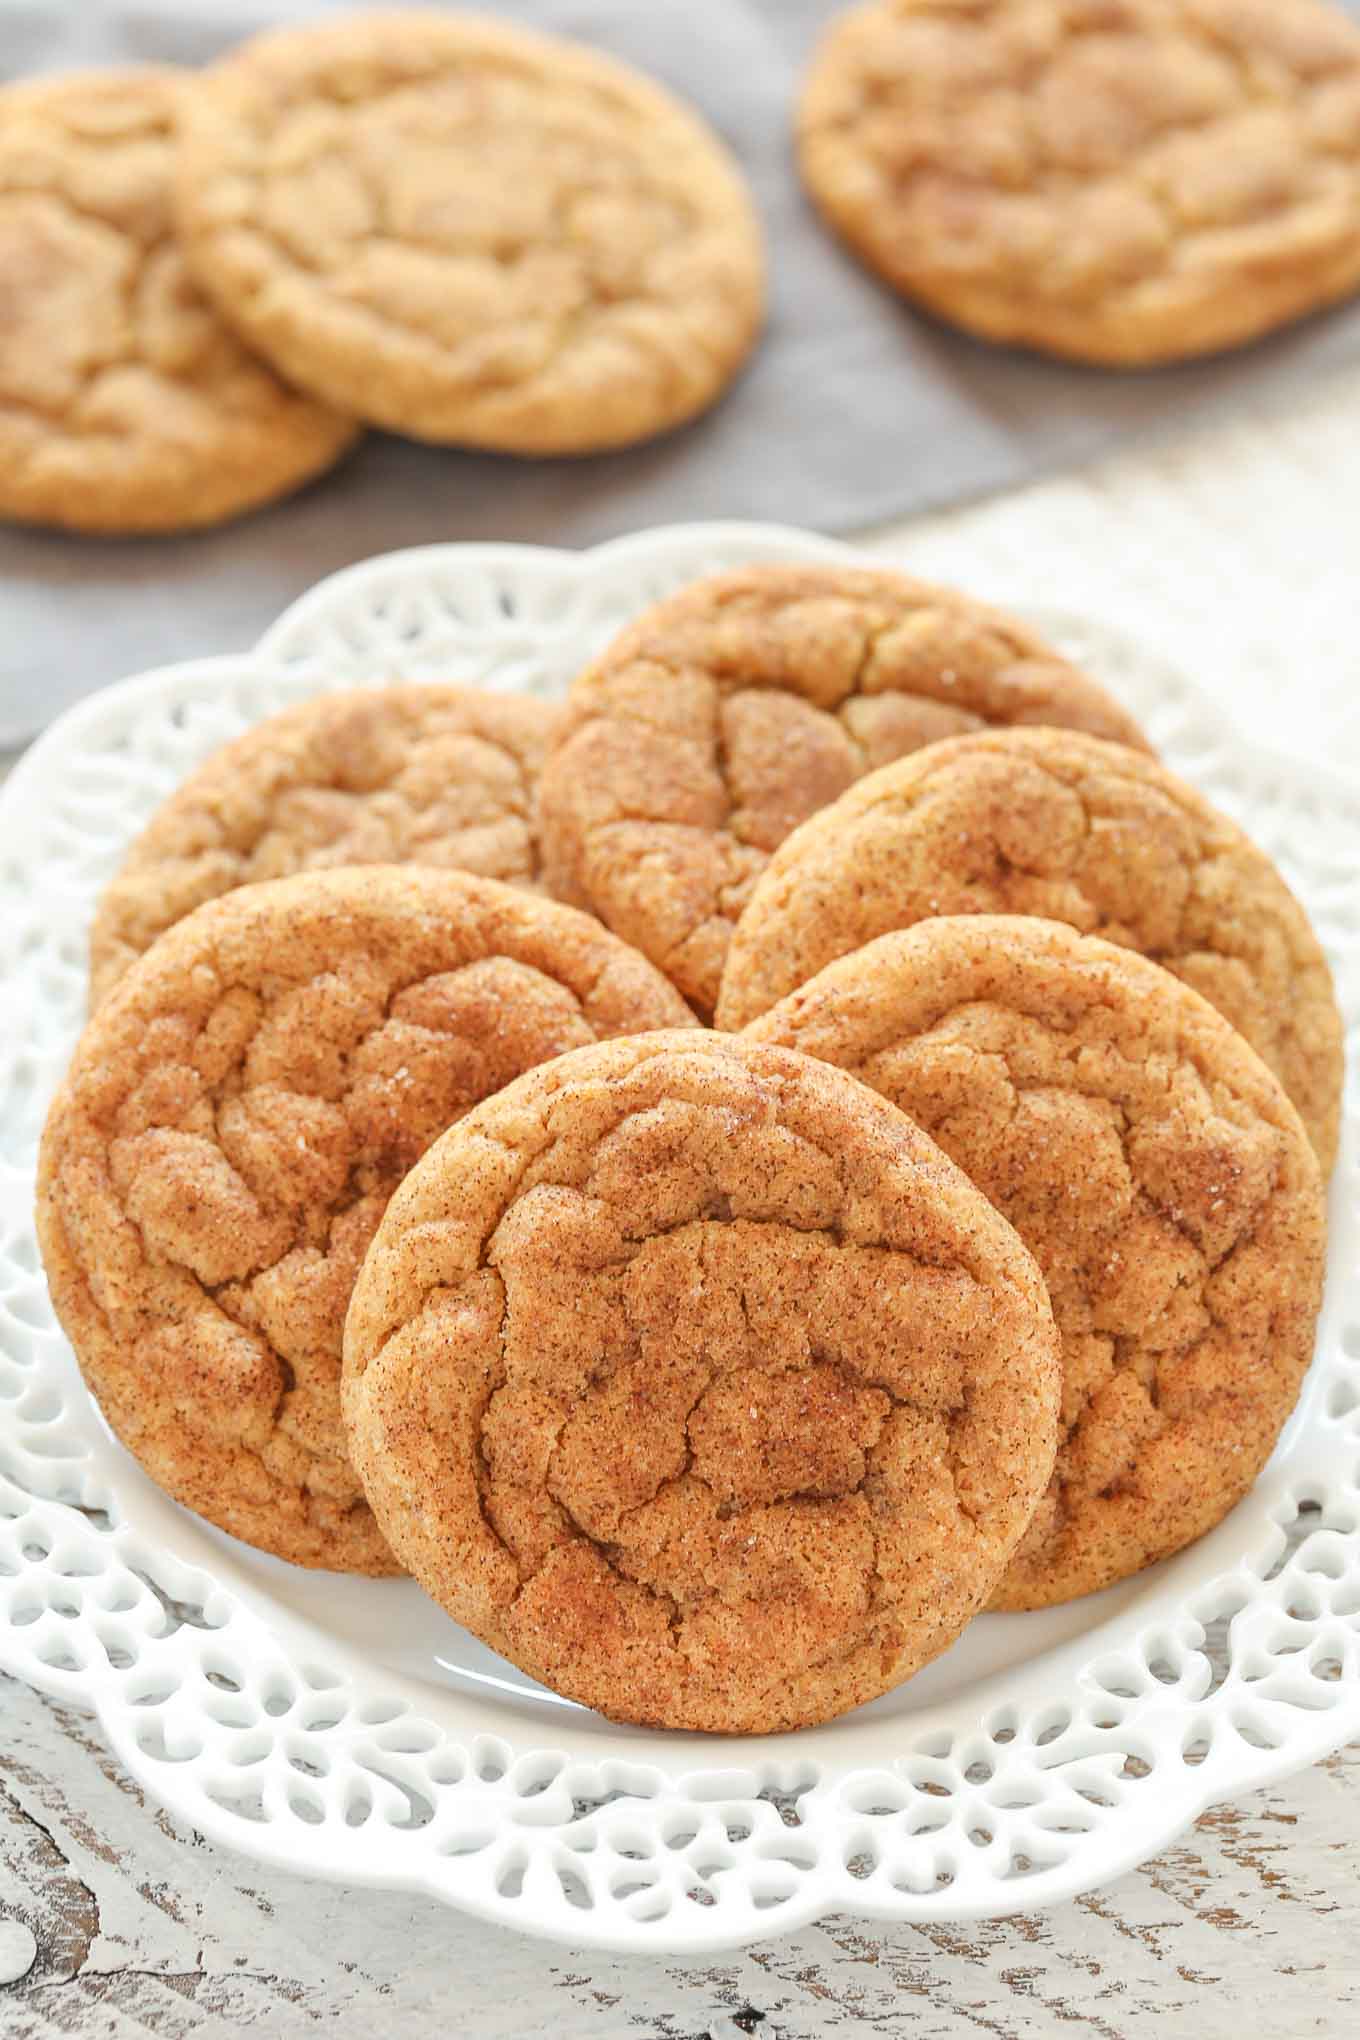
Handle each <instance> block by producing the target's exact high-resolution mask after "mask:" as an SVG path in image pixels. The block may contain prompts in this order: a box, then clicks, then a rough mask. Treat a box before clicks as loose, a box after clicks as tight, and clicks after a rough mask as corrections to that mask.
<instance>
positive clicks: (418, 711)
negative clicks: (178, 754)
mask: <svg viewBox="0 0 1360 2040" xmlns="http://www.w3.org/2000/svg"><path fill="white" fill-rule="evenodd" d="M559 714H560V711H559V710H558V709H557V708H556V707H555V706H554V705H551V704H549V703H547V702H543V701H537V700H533V699H531V698H529V697H528V696H526V695H522V694H491V693H481V692H479V691H478V690H477V689H475V688H471V687H466V688H465V687H438V686H413V687H378V688H352V689H346V690H345V691H344V692H343V693H338V694H322V695H319V696H317V697H316V698H315V699H314V700H311V701H304V702H301V703H299V704H298V705H297V706H296V707H294V708H286V709H284V710H283V712H282V713H281V714H280V715H274V716H270V717H269V718H268V720H267V721H265V722H262V723H258V724H257V725H256V726H255V727H254V728H253V729H250V730H247V731H246V733H245V735H244V736H242V737H238V738H237V739H236V741H235V742H234V743H231V744H224V745H223V747H222V749H221V750H220V751H215V752H214V753H213V754H212V756H211V757H210V758H208V759H207V760H206V761H205V763H204V764H202V765H200V767H199V768H198V770H197V771H196V772H194V773H192V774H191V775H190V777H189V778H188V779H186V780H185V782H184V784H183V785H182V786H180V787H179V788H177V790H176V791H175V792H174V793H173V794H171V796H170V798H169V799H168V800H167V801H166V802H165V804H164V805H163V806H162V807H160V808H158V809H157V811H156V813H155V814H154V815H153V816H152V818H151V820H150V822H149V823H148V824H147V826H146V828H145V829H143V831H142V833H141V835H140V836H139V837H138V838H137V840H136V842H135V843H134V844H133V845H132V848H131V850H129V852H128V854H127V857H126V859H125V860H124V863H123V866H122V869H121V870H120V871H119V873H118V876H117V877H116V878H115V879H113V880H112V882H111V883H110V884H109V885H108V887H107V888H106V889H105V891H104V894H103V897H102V898H101V900H100V902H99V906H98V909H97V911H96V914H95V919H94V926H93V928H92V930H91V934H90V1004H91V1006H92V1007H94V1006H97V1005H98V1003H99V1001H100V1000H101V999H102V998H103V996H104V994H105V993H106V992H107V991H108V990H109V989H110V987H111V986H112V985H113V984H115V983H116V981H117V980H118V978H119V977H120V976H121V975H122V973H123V971H125V970H126V969H127V966H128V965H129V964H130V963H131V962H132V961H133V959H134V957H137V956H140V955H141V953H142V951H143V950H144V949H147V948H149V947H150V945H151V943H153V942H154V941H155V939H156V937H157V936H158V935H160V934H162V933H163V932H164V931H165V929H167V928H168V927H170V926H171V925H172V924H173V923H174V922H175V921H178V920H180V919H181V917H182V916H183V915H185V914H187V913H189V912H190V911H191V909H192V908H194V907H197V906H201V905H202V904H203V902H204V901H205V900H210V899H215V898H216V897H217V896H218V894H219V893H224V892H230V891H231V890H232V888H233V887H234V886H238V885H249V884H252V883H254V882H255V881H256V880H258V879H265V878H287V877H290V876H291V874H292V873H293V872H295V871H309V870H314V869H316V868H318V867H323V866H328V865H337V864H408V863H409V864H437V865H442V866H444V867H446V868H449V867H451V868H453V869H455V870H459V871H472V872H476V873H477V874H478V875H479V876H480V877H482V878H499V879H502V880H504V881H505V882H506V883H507V884H510V885H524V886H530V887H532V888H534V889H535V890H537V889H538V880H539V859H538V838H537V830H536V827H535V822H534V789H535V786H536V783H537V779H538V774H539V770H540V768H541V766H542V763H543V757H544V753H545V751H546V749H547V746H548V744H549V743H550V741H551V739H552V736H553V734H554V731H555V729H556V726H557V721H558V718H559Z"/></svg>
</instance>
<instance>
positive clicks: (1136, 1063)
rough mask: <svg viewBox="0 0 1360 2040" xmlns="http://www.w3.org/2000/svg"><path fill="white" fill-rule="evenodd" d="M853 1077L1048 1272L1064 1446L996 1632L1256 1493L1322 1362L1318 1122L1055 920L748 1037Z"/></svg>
mask: <svg viewBox="0 0 1360 2040" xmlns="http://www.w3.org/2000/svg"><path fill="white" fill-rule="evenodd" d="M741 1038H742V1039H743V1040H747V1041H760V1042H769V1043H779V1044H782V1045H784V1046H786V1047H790V1048H798V1049H801V1050H803V1051H804V1052H805V1053H806V1054H809V1055H815V1056H820V1057H821V1058H823V1059H824V1060H825V1061H827V1062H832V1063H837V1064H839V1065H840V1067H841V1068H843V1069H845V1070H848V1071H850V1072H851V1073H852V1074H853V1075H854V1076H856V1077H858V1078H859V1079H860V1080H861V1081H862V1082H864V1083H866V1084H871V1085H872V1086H873V1087H874V1089H875V1090H877V1091H880V1092H881V1093H882V1094H883V1096H884V1097H886V1098H889V1099H891V1100H892V1102H893V1103H894V1104H896V1105H899V1106H900V1107H901V1108H902V1110H903V1111H905V1112H908V1113H910V1115H911V1116H912V1118H913V1119H914V1120H916V1122H917V1123H918V1124H919V1125H920V1126H922V1127H924V1128H925V1129H926V1131H927V1132H928V1133H930V1134H932V1135H933V1136H934V1138H935V1139H936V1140H937V1141H938V1142H939V1143H940V1145H941V1147H943V1148H944V1149H945V1151H946V1153H948V1154H950V1155H952V1157H953V1158H954V1160H955V1161H956V1162H958V1163H959V1164H960V1166H961V1167H962V1168H963V1169H965V1170H966V1171H967V1173H968V1175H969V1176H970V1177H971V1178H972V1180H973V1182H974V1183H975V1184H976V1185H977V1187H978V1188H979V1189H980V1190H982V1191H983V1192H985V1194H986V1195H987V1196H988V1197H989V1198H990V1199H991V1201H992V1203H993V1204H995V1205H996V1207H997V1209H998V1210H1000V1211H1002V1212H1004V1213H1005V1215H1006V1216H1007V1218H1009V1219H1010V1221H1011V1223H1012V1224H1013V1225H1014V1227H1015V1229H1016V1231H1017V1232H1018V1233H1019V1234H1020V1236H1021V1238H1022V1239H1023V1240H1024V1241H1025V1243H1026V1245H1027V1246H1028V1247H1029V1248H1030V1249H1031V1251H1032V1252H1033V1254H1034V1257H1035V1259H1036V1260H1037V1261H1038V1263H1039V1266H1040V1267H1041V1268H1042V1270H1043V1272H1044V1277H1045V1280H1046V1281H1047V1284H1048V1290H1049V1295H1050V1296H1051V1298H1052V1300H1053V1312H1054V1316H1055V1317H1056V1319H1057V1322H1058V1329H1059V1331H1060V1332H1061V1334H1062V1341H1063V1409H1062V1433H1063V1437H1062V1443H1061V1445H1060V1446H1059V1450H1058V1463H1057V1467H1056V1469H1055V1471H1054V1476H1053V1481H1052V1484H1051V1486H1050V1488H1049V1491H1048V1494H1047V1496H1046V1497H1045V1499H1044V1501H1043V1502H1042V1503H1041V1504H1040V1507H1039V1509H1038V1511H1037V1512H1036V1515H1035V1517H1034V1521H1033V1524H1032V1526H1031V1528H1030V1530H1029V1532H1028V1534H1027V1535H1026V1537H1025V1539H1024V1541H1023V1543H1022V1544H1021V1545H1020V1548H1019V1550H1018V1551H1017V1553H1016V1556H1015V1558H1014V1559H1013V1560H1012V1562H1011V1565H1010V1567H1009V1569H1008V1571H1007V1573H1006V1576H1005V1578H1004V1580H1003V1581H1002V1583H1001V1586H1000V1588H999V1589H998V1591H997V1592H996V1593H995V1594H994V1596H993V1598H992V1603H991V1605H992V1606H993V1607H994V1608H1039V1607H1046V1606H1049V1605H1050V1604H1052V1603H1054V1602H1058V1601H1066V1600H1070V1599H1072V1598H1073V1597H1074V1596H1075V1595H1078V1594H1086V1593H1091V1592H1093V1591H1094V1590H1095V1589H1096V1588H1099V1587H1105V1586H1109V1585H1110V1584H1111V1583H1112V1582H1113V1581H1115V1580H1119V1579H1123V1578H1125V1577H1126V1576H1127V1575H1128V1574H1130V1573H1134V1572H1137V1571H1138V1570H1139V1569H1140V1568H1141V1567H1143V1566H1145V1565H1150V1564H1152V1562H1153V1561H1154V1560H1156V1559H1159V1558H1165V1557H1167V1556H1168V1555H1169V1554H1170V1553H1171V1552H1173V1551H1178V1550H1179V1549H1180V1548H1181V1547H1182V1546H1183V1545H1186V1544H1189V1543H1190V1542H1191V1541H1192V1540H1193V1539H1194V1538H1196V1537H1200V1536H1202V1535H1203V1534H1204V1532H1205V1531H1206V1530H1210V1529H1212V1528H1213V1526H1214V1524H1215V1523H1217V1522H1218V1521H1219V1520H1220V1518H1221V1517H1223V1516H1224V1515H1226V1514H1227V1512H1228V1510H1229V1509H1230V1508H1231V1507H1232V1506H1233V1504H1234V1503H1235V1502H1237V1501H1238V1500H1240V1498H1241V1497H1242V1496H1243V1495H1244V1494H1245V1493H1246V1491H1247V1489H1248V1488H1249V1487H1250V1486H1251V1483H1252V1481H1253V1480H1254V1479H1255V1478H1256V1475H1257V1473H1258V1472H1259V1470H1260V1468H1261V1466H1262V1464H1263V1463H1264V1461H1265V1459H1266V1457H1267V1455H1268V1454H1269V1452H1270V1450H1271V1447H1272V1446H1273V1445H1274V1443H1275V1439H1276V1437H1277V1435H1278V1433H1279V1430H1280V1427H1281V1425H1282V1424H1283V1423H1284V1421H1285V1419H1286V1417H1287V1416H1288V1415H1289V1412H1290V1410H1291V1409H1292V1408H1293V1406H1294V1401H1295V1398H1296V1397H1297V1395H1298V1391H1299V1386H1300V1384H1301V1382H1302V1380H1303V1376H1304V1373H1305V1370H1306V1369H1307V1366H1308V1363H1309V1360H1310V1358H1311V1357H1312V1351H1313V1328H1314V1323H1315V1320H1316V1317H1317V1311H1318V1306H1319V1303H1320V1301H1321V1295H1322V1273H1323V1258H1324V1252H1325V1244H1326V1218H1325V1208H1324V1202H1323V1190H1322V1181H1321V1176H1320V1173H1319V1170H1318V1164H1317V1157H1316V1156H1315V1154H1314V1153H1313V1150H1312V1146H1311V1144H1310V1142H1309V1140H1308V1136H1307V1134H1306V1133H1305V1131H1304V1128H1303V1124H1302V1122H1301V1121H1300V1119H1299V1116H1298V1114H1297V1113H1296V1112H1295V1110H1294V1108H1293V1106H1292V1105H1291V1104H1290V1103H1289V1100H1288V1099H1287V1098H1286V1096H1285V1094H1284V1092H1283V1090H1282V1089H1281V1088H1280V1085H1279V1084H1278V1082H1277V1081H1276V1079H1275V1078H1274V1077H1273V1076H1272V1075H1271V1073H1270V1071H1269V1070H1268V1069H1267V1068H1266V1066H1265V1064H1264V1063H1263V1062H1262V1061H1261V1060H1260V1058H1259V1057H1258V1056H1257V1055H1255V1054H1254V1053H1253V1051H1252V1050H1251V1049H1250V1048H1248V1046H1247V1044H1246V1043H1245V1042H1244V1041H1243V1040H1242V1038H1241V1036H1240V1035H1238V1034H1237V1033H1235V1032H1234V1030H1233V1029H1232V1028H1231V1027H1230V1026H1229V1025H1228V1023H1227V1021H1226V1020H1224V1019H1222V1018H1221V1017H1220V1016H1219V1015H1218V1014H1217V1013H1216V1012H1215V1011H1214V1010H1213V1008H1212V1007H1211V1006H1210V1005H1209V1004H1208V1003H1207V1002H1206V1001H1205V1000H1204V999H1202V998H1201V997H1200V996H1199V994H1198V993H1197V992H1193V991H1191V990H1190V989H1189V988H1188V987H1187V986H1185V985H1182V984H1180V983H1178V982H1177V980H1176V979H1175V978H1173V977H1171V976H1170V974H1169V973H1168V972H1166V971H1164V970H1162V969H1161V968H1160V967H1159V966H1158V965H1157V964H1155V963H1150V962H1148V961H1147V959H1146V958H1144V957H1141V956H1136V955H1134V954H1132V953H1131V952H1130V951H1128V950H1125V949H1117V948H1115V947H1114V946H1113V945H1112V944H1110V943H1107V942H1100V941H1096V940H1094V939H1093V938H1091V937H1089V936H1082V935H1077V934H1075V933H1074V932H1073V931H1072V930H1071V929H1070V928H1066V927H1061V926H1059V925H1057V924H1056V923H1054V922H1050V921H1041V920H1034V919H1028V918H1020V917H1014V918H1012V917H1001V916H997V917H992V916H985V915H980V916H975V917H973V916H970V917H967V918H963V919H957V918H940V919H938V920H933V921H921V922H918V923H917V925H916V926H915V927H914V928H909V929H906V930H904V931H902V932H900V933H897V934H893V935H883V936H880V937H879V939H878V940H877V941H876V942H872V943H870V944H869V945H868V947H867V948H865V949H862V950H859V951H857V952H856V953H855V954H854V955H853V956H846V957H842V958H841V959H840V961H839V962H837V963H833V964H829V965H828V966H827V968H826V969H825V970H823V971H821V972H820V973H819V974H818V976H816V977H815V978H814V979H813V980H812V981H811V983H810V984H807V985H804V986H803V987H802V988H801V989H800V990H799V991H796V992H794V993H792V994H791V996H790V997H789V998H787V999H785V1000H783V1001H782V1003H781V1004H780V1005H778V1006H776V1007H775V1008H774V1010H773V1012H771V1013H767V1014H765V1015H764V1016H763V1017H762V1018H761V1019H759V1020H756V1021H753V1022H752V1024H751V1026H750V1027H749V1028H747V1030H746V1032H745V1034H744V1035H743V1036H742V1037H741Z"/></svg>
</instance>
